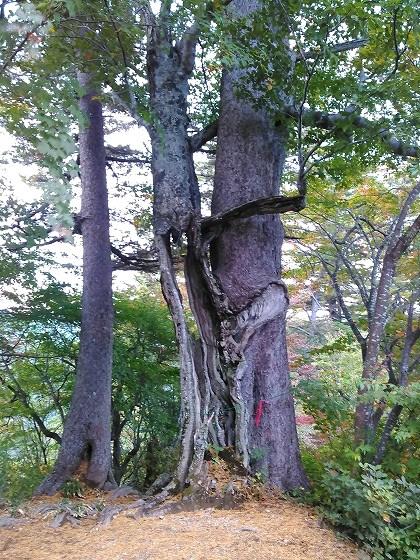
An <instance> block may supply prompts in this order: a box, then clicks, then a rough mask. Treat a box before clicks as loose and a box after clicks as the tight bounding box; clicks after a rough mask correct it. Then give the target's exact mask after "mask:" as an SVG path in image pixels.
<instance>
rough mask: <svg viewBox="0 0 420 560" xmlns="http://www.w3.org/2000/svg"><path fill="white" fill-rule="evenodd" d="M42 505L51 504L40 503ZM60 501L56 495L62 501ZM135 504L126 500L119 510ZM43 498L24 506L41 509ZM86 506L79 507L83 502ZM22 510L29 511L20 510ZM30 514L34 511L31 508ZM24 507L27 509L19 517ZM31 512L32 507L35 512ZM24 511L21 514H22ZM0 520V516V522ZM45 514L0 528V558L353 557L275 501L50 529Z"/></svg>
mask: <svg viewBox="0 0 420 560" xmlns="http://www.w3.org/2000/svg"><path fill="white" fill-rule="evenodd" d="M43 500H44V502H45V504H47V503H50V502H51V499H49V500H48V499H46V498H43ZM61 500H62V498H61ZM130 500H131V501H132V502H134V500H133V498H130V499H129V498H125V499H124V500H122V501H123V502H124V501H125V504H124V505H127V504H129V503H130ZM42 503H43V502H42V501H40V499H37V500H35V502H29V505H30V504H34V505H36V506H37V508H38V510H37V511H39V510H40V509H41V510H42V507H41V508H40V507H39V506H40V505H41V506H42ZM85 505H86V503H85ZM26 507H28V506H26ZM32 509H33V510H34V506H32ZM28 511H29V510H28V509H27V510H26V513H27V512H28ZM34 511H35V510H34ZM23 513H24V512H23V511H21V514H23ZM0 520H1V517H0ZM51 525H52V517H51V516H48V515H47V516H45V515H44V516H42V515H39V517H36V516H34V515H32V516H31V517H28V515H26V516H22V517H21V518H20V522H19V523H17V524H16V525H11V526H10V527H8V528H0V559H1V560H12V559H13V560H231V559H232V560H233V559H235V560H259V559H261V560H274V559H276V560H352V559H353V558H354V560H358V559H362V558H366V556H365V555H364V553H363V552H360V551H358V549H357V547H356V546H355V545H354V544H353V543H351V542H349V541H347V540H344V539H342V538H340V537H339V536H337V535H336V534H335V533H334V532H333V530H331V529H330V528H327V527H325V526H324V525H323V523H322V521H321V520H320V519H319V517H318V516H317V515H316V513H315V511H314V510H313V509H311V508H308V507H305V506H301V505H299V504H296V503H294V502H290V501H287V500H284V499H281V498H279V497H265V498H262V499H259V500H256V499H251V500H248V501H246V502H244V503H243V504H242V505H241V506H239V507H238V508H236V509H229V510H221V509H214V508H209V509H201V510H198V511H194V512H186V511H181V512H178V513H170V514H166V515H159V516H155V517H141V518H139V519H135V518H134V517H133V515H132V514H131V516H130V510H125V511H121V512H120V513H119V514H118V515H117V516H116V517H115V518H114V519H113V520H112V521H110V522H109V523H107V524H105V525H100V524H98V522H97V520H95V519H93V518H85V519H81V520H79V521H78V522H77V523H74V524H69V523H64V524H63V525H62V526H60V527H58V528H53V527H52V526H51Z"/></svg>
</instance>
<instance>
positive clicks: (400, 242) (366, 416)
mask: <svg viewBox="0 0 420 560" xmlns="http://www.w3.org/2000/svg"><path fill="white" fill-rule="evenodd" d="M419 194H420V182H419V183H417V184H416V185H415V186H414V187H413V189H412V190H411V191H410V193H409V194H408V196H407V198H406V199H405V201H404V204H403V206H402V208H401V210H400V213H399V215H398V219H397V222H396V224H395V227H394V229H393V231H392V232H390V242H389V245H388V248H387V250H386V251H385V254H384V257H383V264H382V271H381V275H380V279H379V283H378V288H377V291H376V299H375V302H374V306H373V313H372V317H371V319H370V321H369V333H368V337H367V341H366V352H365V354H364V359H363V372H362V382H363V384H362V385H361V387H360V388H359V392H358V395H359V399H360V401H359V404H358V405H357V406H356V413H355V422H354V427H355V443H356V444H361V443H371V442H372V440H373V438H374V435H375V419H374V413H375V410H374V405H373V403H371V402H364V401H363V398H364V396H365V395H366V392H367V391H368V388H369V384H370V383H371V382H372V381H373V380H374V379H376V378H377V376H378V373H379V370H380V367H379V354H380V348H381V343H382V338H383V334H384V330H385V326H386V323H387V320H388V310H389V306H390V301H391V286H392V283H393V281H394V277H395V271H396V266H397V263H398V261H399V259H400V258H401V256H402V255H403V254H404V253H405V251H406V250H407V249H408V247H409V246H410V244H411V243H412V241H413V240H414V239H415V237H416V236H417V234H418V233H419V231H420V216H418V217H417V218H416V219H415V220H414V222H413V223H411V224H410V225H409V226H408V227H407V228H406V230H405V231H404V233H401V232H402V230H403V226H404V221H405V219H406V217H407V214H408V212H409V210H410V208H411V206H412V205H413V203H414V201H415V200H416V199H417V198H418V196H419Z"/></svg>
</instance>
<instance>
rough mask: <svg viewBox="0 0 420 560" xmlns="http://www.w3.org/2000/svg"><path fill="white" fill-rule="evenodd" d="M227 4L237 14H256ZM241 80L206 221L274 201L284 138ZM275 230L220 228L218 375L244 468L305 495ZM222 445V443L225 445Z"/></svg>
mask: <svg viewBox="0 0 420 560" xmlns="http://www.w3.org/2000/svg"><path fill="white" fill-rule="evenodd" d="M259 5H260V4H259V2H257V1H243V0H242V1H238V0H237V1H234V2H232V4H231V7H232V10H233V12H234V14H235V15H240V16H243V15H248V14H250V13H251V12H253V11H254V10H256V9H258V7H259ZM240 76H241V72H240V71H238V70H231V71H226V72H225V73H224V76H223V83H222V92H221V109H220V117H219V121H218V142H217V153H216V170H215V182H214V192H213V200H212V213H213V214H215V213H216V214H218V213H222V212H225V211H226V210H228V209H230V208H232V207H235V206H239V205H242V204H245V203H247V202H249V201H251V200H255V199H258V198H261V197H272V196H275V195H277V194H278V189H279V184H280V177H281V172H282V168H283V164H284V159H285V146H286V135H287V132H286V130H284V129H281V128H280V127H277V128H275V127H274V126H273V123H272V121H271V119H270V117H269V116H268V115H267V114H265V113H264V112H263V111H256V110H255V109H254V108H253V107H252V106H251V105H250V104H248V103H246V102H245V101H243V100H239V99H238V98H237V96H236V95H235V87H236V85H237V82H238V79H239V78H240ZM282 241H283V227H282V224H281V222H280V220H279V218H278V217H277V216H274V215H273V216H256V217H252V218H246V219H241V220H237V221H236V222H235V223H233V224H227V225H226V226H225V228H224V230H223V232H222V233H221V235H220V236H219V237H218V238H217V239H216V240H215V241H214V242H213V243H212V246H211V265H212V272H213V274H214V276H215V278H216V279H217V281H218V283H219V286H220V287H221V289H222V291H223V293H224V294H225V295H226V297H227V300H228V302H229V303H228V305H229V308H230V312H231V317H230V318H229V319H226V321H225V325H224V329H225V333H224V337H225V339H226V338H227V337H229V338H230V340H231V347H230V348H228V347H227V346H228V345H226V344H225V345H224V349H225V352H224V359H225V367H227V368H228V370H230V371H229V372H228V375H227V379H228V385H229V394H230V398H231V402H232V404H233V407H234V410H235V423H234V425H235V428H234V430H235V437H234V441H235V447H236V451H237V453H238V454H239V455H240V457H241V458H242V461H243V463H244V465H245V466H246V467H247V468H249V469H250V470H251V471H252V472H254V473H261V474H262V475H263V476H264V477H265V478H266V480H267V481H268V482H269V483H270V484H273V485H275V486H278V487H280V488H283V489H291V488H295V487H299V486H306V485H307V480H306V476H305V474H304V472H303V469H302V466H301V462H300V455H299V447H298V439H297V432H296V421H295V413H294V406H293V398H292V393H291V383H290V378H289V370H288V358H287V346H286V334H285V325H286V311H287V306H288V296H287V289H286V286H285V285H284V283H283V282H282V280H281V262H280V260H281V256H280V255H281V245H282ZM227 439H229V436H227Z"/></svg>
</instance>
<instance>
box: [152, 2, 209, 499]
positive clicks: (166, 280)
mask: <svg viewBox="0 0 420 560" xmlns="http://www.w3.org/2000/svg"><path fill="white" fill-rule="evenodd" d="M167 18H168V13H167V12H166V10H165V8H164V7H162V10H161V13H160V17H159V21H158V22H157V24H156V25H155V26H154V28H153V30H152V32H151V34H150V36H149V40H148V75H149V91H150V99H151V106H152V111H153V123H152V126H151V127H150V130H149V132H150V136H151V142H152V173H153V186H154V205H153V208H154V233H155V245H156V250H157V253H158V257H159V268H160V273H161V284H162V291H163V294H164V297H165V299H166V301H167V303H168V307H169V310H170V312H171V316H172V320H173V323H174V327H175V333H176V337H177V341H178V346H179V360H180V363H179V365H180V380H181V437H180V444H181V456H180V460H179V464H178V469H177V474H176V477H175V484H176V485H177V486H178V487H179V488H181V489H182V488H183V487H184V485H185V483H186V481H187V479H188V478H189V477H190V475H191V476H192V473H193V471H195V470H198V471H199V470H200V465H201V461H202V457H203V455H204V449H205V447H206V444H207V435H206V430H205V433H204V439H203V440H202V438H200V436H199V434H200V433H201V430H202V423H203V422H204V425H206V411H205V410H203V407H202V402H201V394H200V390H199V381H198V373H197V364H196V361H195V358H194V354H195V352H194V345H193V341H192V338H191V335H190V333H189V330H188V324H187V320H186V315H185V310H184V306H183V301H182V297H181V293H180V290H179V288H178V284H177V279H176V273H175V268H174V263H173V258H172V253H171V237H172V239H173V240H174V241H178V240H179V238H180V237H181V236H182V235H183V234H186V233H187V232H189V231H191V230H192V229H193V228H194V222H195V221H197V219H198V217H199V214H200V196H199V189H198V183H197V178H196V175H195V171H194V163H193V159H192V149H191V146H190V142H189V138H188V133H187V127H188V115H187V96H188V79H189V77H190V75H191V72H192V70H193V62H194V49H195V39H194V33H192V32H191V33H186V37H185V38H184V39H183V40H182V41H180V42H178V43H176V44H175V45H174V44H173V43H174V42H173V41H172V37H171V33H170V27H169V23H168V21H167ZM200 367H201V366H200ZM204 441H205V443H204ZM194 465H197V468H195V467H194Z"/></svg>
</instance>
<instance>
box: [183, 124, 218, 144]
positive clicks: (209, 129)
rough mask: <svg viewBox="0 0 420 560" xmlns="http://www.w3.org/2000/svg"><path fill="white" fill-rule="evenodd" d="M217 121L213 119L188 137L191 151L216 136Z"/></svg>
mask: <svg viewBox="0 0 420 560" xmlns="http://www.w3.org/2000/svg"><path fill="white" fill-rule="evenodd" d="M217 127H218V121H213V122H212V123H210V124H208V125H207V126H205V127H204V128H203V129H202V130H200V131H199V132H196V133H195V134H193V135H192V136H190V137H189V142H190V146H191V151H192V152H198V150H200V149H201V148H202V147H203V146H204V144H207V142H209V141H210V140H213V138H215V137H216V136H217Z"/></svg>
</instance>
